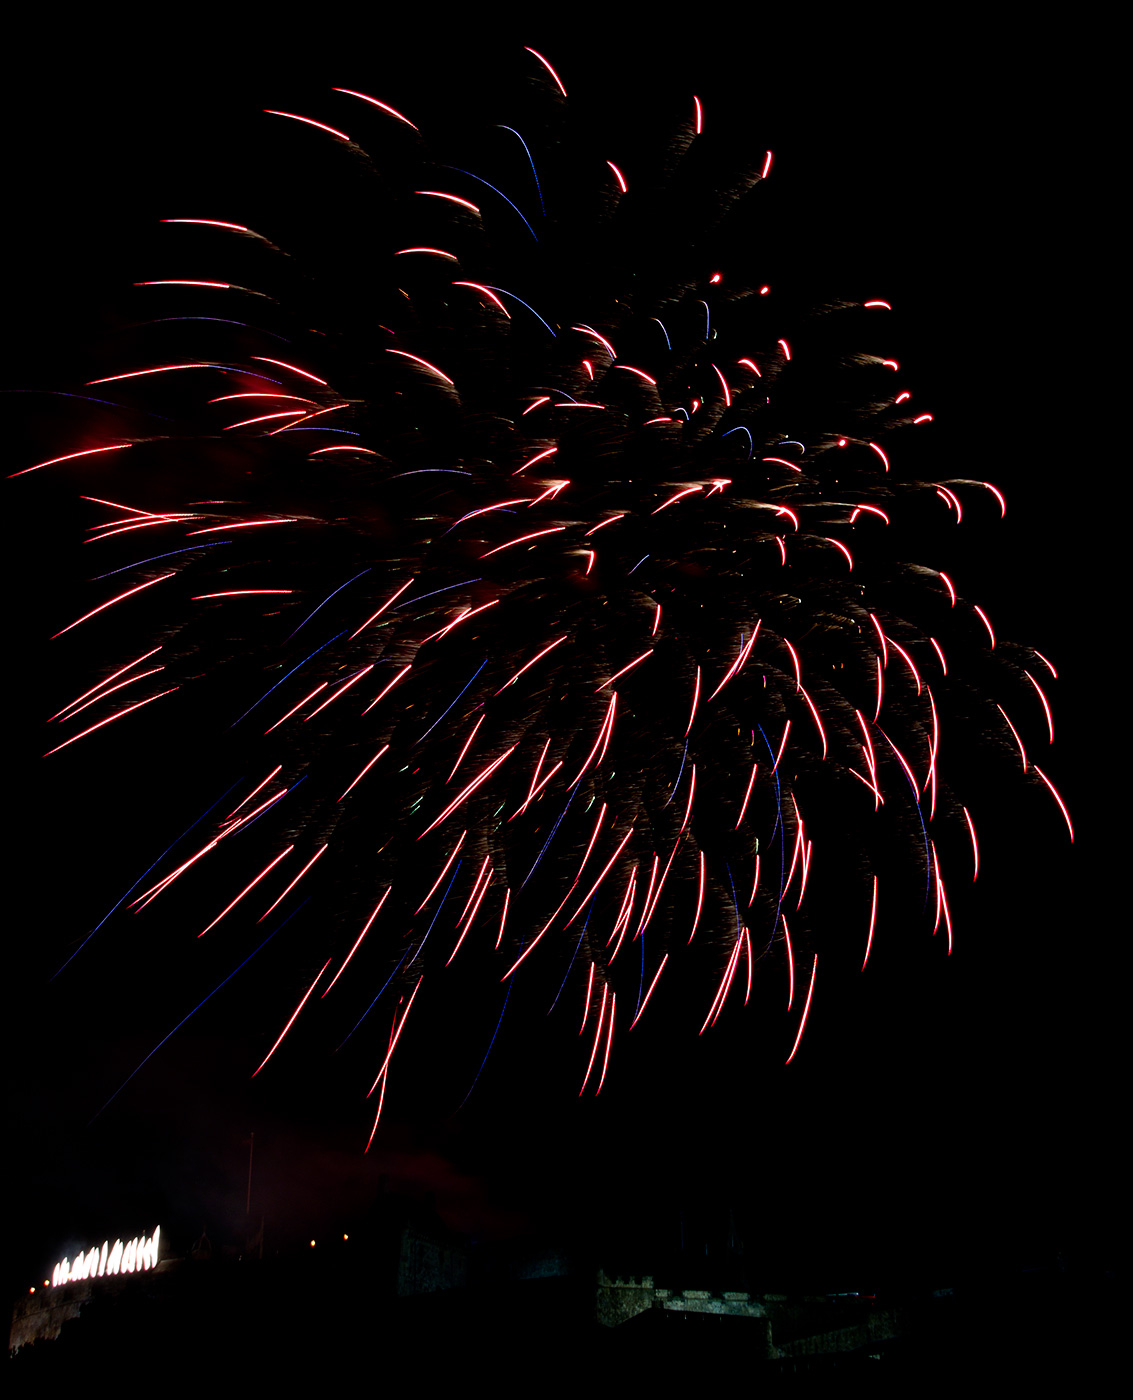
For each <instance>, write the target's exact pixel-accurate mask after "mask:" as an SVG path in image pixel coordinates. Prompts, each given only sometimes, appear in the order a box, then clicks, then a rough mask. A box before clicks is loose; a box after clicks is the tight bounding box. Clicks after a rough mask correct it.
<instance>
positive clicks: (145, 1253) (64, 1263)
mask: <svg viewBox="0 0 1133 1400" xmlns="http://www.w3.org/2000/svg"><path fill="white" fill-rule="evenodd" d="M160 1238H161V1230H160V1228H159V1229H156V1230H154V1232H153V1234H152V1235H151V1236H150V1238H149V1239H148V1240H147V1239H146V1237H145V1236H144V1235H139V1236H136V1237H135V1238H134V1239H132V1240H131V1241H130V1242H129V1244H126V1245H124V1244H123V1243H122V1241H121V1240H115V1241H114V1247H113V1249H111V1247H110V1242H109V1241H106V1242H105V1243H104V1244H103V1246H102V1248H101V1249H99V1247H98V1245H95V1246H94V1248H93V1249H90V1250H88V1251H87V1253H86V1254H78V1255H76V1257H75V1261H74V1263H72V1262H71V1261H70V1260H69V1259H61V1260H60V1261H59V1263H58V1264H56V1265H55V1268H54V1269H53V1270H52V1274H51V1283H50V1285H49V1284H48V1283H47V1280H46V1279H45V1280H44V1287H45V1288H46V1287H54V1288H58V1287H60V1286H61V1285H62V1284H65V1283H69V1282H72V1281H74V1280H77V1279H86V1278H96V1277H97V1278H102V1277H103V1276H104V1275H106V1274H119V1273H121V1274H132V1273H135V1272H141V1271H142V1270H143V1269H152V1268H153V1267H154V1266H155V1265H156V1264H157V1259H158V1248H159V1245H158V1242H159V1240H160Z"/></svg>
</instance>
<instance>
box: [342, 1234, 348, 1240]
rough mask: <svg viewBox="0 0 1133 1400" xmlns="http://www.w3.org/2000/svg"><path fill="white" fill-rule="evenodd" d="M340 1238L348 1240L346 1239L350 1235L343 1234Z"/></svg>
mask: <svg viewBox="0 0 1133 1400" xmlns="http://www.w3.org/2000/svg"><path fill="white" fill-rule="evenodd" d="M342 1238H343V1239H344V1240H348V1239H349V1238H350V1236H349V1235H343V1237H342Z"/></svg>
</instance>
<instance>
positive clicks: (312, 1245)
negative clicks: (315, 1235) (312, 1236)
mask: <svg viewBox="0 0 1133 1400" xmlns="http://www.w3.org/2000/svg"><path fill="white" fill-rule="evenodd" d="M314 1247H315V1242H314V1240H312V1241H311V1248H312V1249H314Z"/></svg>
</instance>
